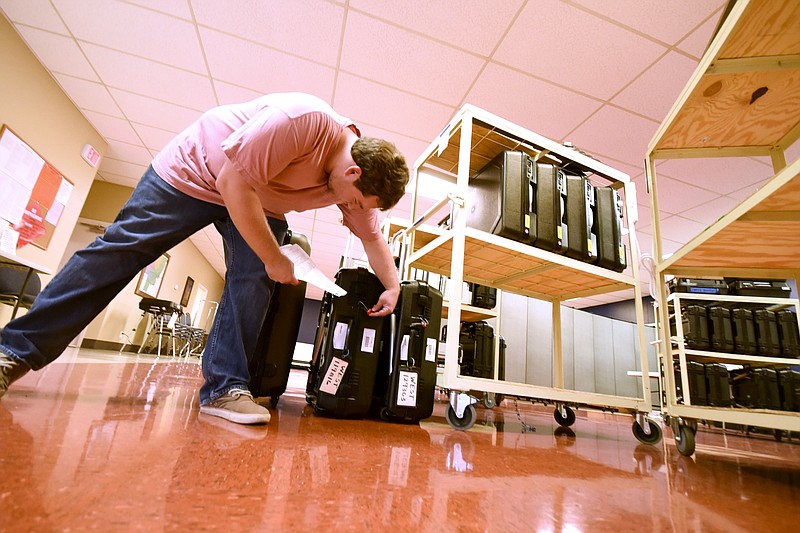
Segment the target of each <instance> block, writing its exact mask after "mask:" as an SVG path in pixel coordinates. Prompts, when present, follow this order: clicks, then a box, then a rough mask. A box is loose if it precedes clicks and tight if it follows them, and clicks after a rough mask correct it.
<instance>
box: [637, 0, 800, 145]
mask: <svg viewBox="0 0 800 533" xmlns="http://www.w3.org/2000/svg"><path fill="white" fill-rule="evenodd" d="M745 4H747V3H746V2H745V3H741V2H740V3H739V5H735V6H734V8H733V10H732V12H731V15H730V16H729V17H728V20H727V21H726V24H725V25H723V26H722V27H721V28H720V33H723V34H724V35H723V36H727V38H724V39H718V40H716V41H715V42H712V44H711V46H710V47H709V50H708V51H707V52H706V54H705V56H704V57H703V60H701V62H700V64H699V65H698V68H697V70H696V71H695V74H694V76H693V77H692V79H691V80H690V83H689V84H688V85H687V87H686V89H684V92H683V93H682V94H681V96H680V97H679V99H678V101H677V102H676V105H675V106H674V107H673V110H672V111H671V112H670V114H669V115H668V117H667V120H665V122H664V123H663V124H662V127H661V128H660V129H659V132H658V133H657V134H656V137H655V138H654V142H653V143H651V145H650V149H649V150H650V152H653V153H655V154H665V153H668V152H670V151H672V150H677V151H683V152H686V151H687V150H693V149H694V150H697V149H706V150H708V149H715V150H720V151H723V150H725V151H728V152H730V151H732V150H736V149H738V150H740V151H741V153H742V154H743V155H755V154H758V153H761V154H764V155H766V154H768V153H769V152H770V151H771V150H772V149H774V147H776V146H782V147H783V148H786V147H787V146H790V145H791V144H792V143H793V142H795V141H796V140H797V138H798V136H800V127H798V125H799V124H800V3H798V2H796V1H795V0H753V1H751V2H750V3H749V4H747V5H745ZM710 154H713V152H710ZM722 155H724V154H722Z"/></svg>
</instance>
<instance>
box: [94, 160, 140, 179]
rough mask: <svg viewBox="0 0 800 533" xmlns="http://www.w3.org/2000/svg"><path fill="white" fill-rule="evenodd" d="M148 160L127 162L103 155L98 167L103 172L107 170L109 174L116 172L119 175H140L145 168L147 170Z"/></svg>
mask: <svg viewBox="0 0 800 533" xmlns="http://www.w3.org/2000/svg"><path fill="white" fill-rule="evenodd" d="M149 164H150V162H149V161H148V162H147V163H143V164H135V163H129V162H126V161H120V160H118V159H111V158H109V157H104V158H103V160H102V161H101V162H100V168H101V169H102V170H103V172H109V173H111V174H118V175H120V176H139V177H141V176H142V175H143V174H144V172H145V170H147V165H149Z"/></svg>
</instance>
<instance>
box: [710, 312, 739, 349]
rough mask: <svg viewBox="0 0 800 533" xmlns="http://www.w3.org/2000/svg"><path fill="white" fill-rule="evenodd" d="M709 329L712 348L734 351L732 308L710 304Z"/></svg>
mask: <svg viewBox="0 0 800 533" xmlns="http://www.w3.org/2000/svg"><path fill="white" fill-rule="evenodd" d="M708 330H709V335H710V337H711V349H712V350H714V351H716V352H728V353H730V352H733V324H732V322H731V310H730V309H728V308H727V307H723V306H721V305H710V306H708Z"/></svg>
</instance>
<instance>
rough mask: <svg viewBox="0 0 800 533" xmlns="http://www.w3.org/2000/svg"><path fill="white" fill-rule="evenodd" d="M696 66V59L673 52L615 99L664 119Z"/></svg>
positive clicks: (649, 115) (660, 119)
mask: <svg viewBox="0 0 800 533" xmlns="http://www.w3.org/2000/svg"><path fill="white" fill-rule="evenodd" d="M696 67H697V62H696V61H694V60H692V59H689V58H687V57H686V56H684V55H682V54H679V53H676V52H669V53H667V54H666V55H665V56H664V57H662V58H661V59H659V60H658V62H656V64H655V65H653V66H651V67H650V68H648V69H647V70H645V71H644V72H643V73H642V75H641V76H640V77H639V78H637V79H636V80H634V82H633V83H631V84H630V85H629V86H628V87H626V88H625V89H623V90H622V92H621V93H620V94H618V95H617V96H615V97H614V98H613V99H612V101H611V102H612V103H613V104H615V105H618V106H620V107H624V108H626V109H629V110H631V111H635V112H637V113H641V114H642V115H645V116H647V117H649V118H652V119H654V120H657V121H659V122H661V121H662V120H664V117H666V116H667V113H668V112H669V110H670V109H671V108H672V105H673V103H674V102H675V100H676V99H677V98H678V96H679V95H680V93H681V91H682V90H683V88H684V86H685V85H686V82H687V81H688V80H689V78H690V77H691V76H692V73H693V72H694V69H695V68H696Z"/></svg>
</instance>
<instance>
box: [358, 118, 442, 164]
mask: <svg viewBox="0 0 800 533" xmlns="http://www.w3.org/2000/svg"><path fill="white" fill-rule="evenodd" d="M358 127H359V129H360V130H361V135H362V136H364V137H378V138H380V139H386V140H387V141H389V142H391V143H393V144H394V145H395V146H396V147H397V150H398V151H399V152H400V153H401V154H403V156H404V157H405V158H406V164H407V165H408V170H409V172H411V173H413V171H414V162H415V161H416V160H417V158H418V157H419V156H420V154H421V153H422V152H423V151H424V150H425V148H427V147H428V145H429V144H430V142H429V141H424V140H419V139H415V138H413V137H409V136H407V135H401V134H399V133H395V132H392V131H387V130H384V129H382V128H378V127H375V126H372V125H370V124H363V123H360V124H359V125H358ZM432 140H433V139H431V141H432Z"/></svg>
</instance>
